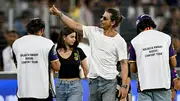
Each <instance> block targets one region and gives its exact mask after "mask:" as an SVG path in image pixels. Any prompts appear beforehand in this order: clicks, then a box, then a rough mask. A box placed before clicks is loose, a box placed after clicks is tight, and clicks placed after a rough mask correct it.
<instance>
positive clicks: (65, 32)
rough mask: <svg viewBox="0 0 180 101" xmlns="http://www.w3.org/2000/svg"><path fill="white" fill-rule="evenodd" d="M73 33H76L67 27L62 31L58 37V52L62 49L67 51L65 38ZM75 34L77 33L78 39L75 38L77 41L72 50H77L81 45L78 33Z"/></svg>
mask: <svg viewBox="0 0 180 101" xmlns="http://www.w3.org/2000/svg"><path fill="white" fill-rule="evenodd" d="M73 32H75V31H74V30H72V29H70V28H68V27H65V28H63V29H61V31H60V34H59V37H58V42H57V48H56V50H58V49H60V48H64V50H67V47H66V45H65V42H64V36H65V37H67V36H68V35H69V34H71V33H73ZM75 33H76V37H75V38H76V41H75V43H74V44H73V45H72V46H70V47H72V48H76V47H77V46H78V44H79V38H78V35H77V34H78V33H77V32H75Z"/></svg>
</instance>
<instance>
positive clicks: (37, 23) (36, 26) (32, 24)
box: [26, 18, 45, 34]
mask: <svg viewBox="0 0 180 101" xmlns="http://www.w3.org/2000/svg"><path fill="white" fill-rule="evenodd" d="M44 28H45V24H44V21H42V20H41V19H40V18H33V19H31V20H30V21H29V22H28V24H27V25H26V30H27V32H28V33H30V34H36V33H37V32H38V31H40V30H42V29H44Z"/></svg>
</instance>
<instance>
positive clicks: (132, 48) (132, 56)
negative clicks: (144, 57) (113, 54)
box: [129, 44, 136, 62]
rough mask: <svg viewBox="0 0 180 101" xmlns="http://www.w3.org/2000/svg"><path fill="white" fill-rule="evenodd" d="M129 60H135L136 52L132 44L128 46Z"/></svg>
mask: <svg viewBox="0 0 180 101" xmlns="http://www.w3.org/2000/svg"><path fill="white" fill-rule="evenodd" d="M129 62H136V53H135V50H134V47H133V45H132V44H130V48H129Z"/></svg>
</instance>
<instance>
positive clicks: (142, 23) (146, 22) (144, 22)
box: [136, 14, 156, 32]
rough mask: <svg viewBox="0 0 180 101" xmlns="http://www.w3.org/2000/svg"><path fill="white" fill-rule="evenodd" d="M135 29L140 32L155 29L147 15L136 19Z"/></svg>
mask: <svg viewBox="0 0 180 101" xmlns="http://www.w3.org/2000/svg"><path fill="white" fill-rule="evenodd" d="M136 27H137V30H140V32H141V31H143V30H144V29H145V28H147V27H152V28H153V29H154V28H156V24H155V23H154V21H153V20H152V18H151V17H150V16H149V15H147V14H143V15H140V16H139V17H138V18H137V21H136Z"/></svg>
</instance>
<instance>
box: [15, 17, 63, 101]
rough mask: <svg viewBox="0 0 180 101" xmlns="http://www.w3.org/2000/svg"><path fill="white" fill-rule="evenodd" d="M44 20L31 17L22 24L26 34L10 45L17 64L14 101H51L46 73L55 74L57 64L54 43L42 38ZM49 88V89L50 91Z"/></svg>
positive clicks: (48, 78) (49, 85)
mask: <svg viewBox="0 0 180 101" xmlns="http://www.w3.org/2000/svg"><path fill="white" fill-rule="evenodd" d="M44 28H45V25H44V21H42V20H41V19H39V18H34V19H32V20H30V21H29V23H28V24H27V25H26V29H27V32H28V35H26V36H23V37H21V38H19V39H17V40H16V41H15V42H14V43H13V46H12V49H13V52H14V55H13V56H14V59H15V61H16V63H17V64H16V65H17V81H18V90H17V97H18V101H52V95H51V94H50V93H53V92H54V91H52V92H51V90H52V89H53V83H52V81H53V80H52V79H51V78H52V77H51V76H50V71H51V69H53V70H54V71H58V70H59V69H60V62H59V59H58V56H57V54H56V50H55V48H54V43H53V42H52V41H51V40H50V39H47V38H45V37H42V35H43V33H44ZM50 89H51V90H50Z"/></svg>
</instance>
